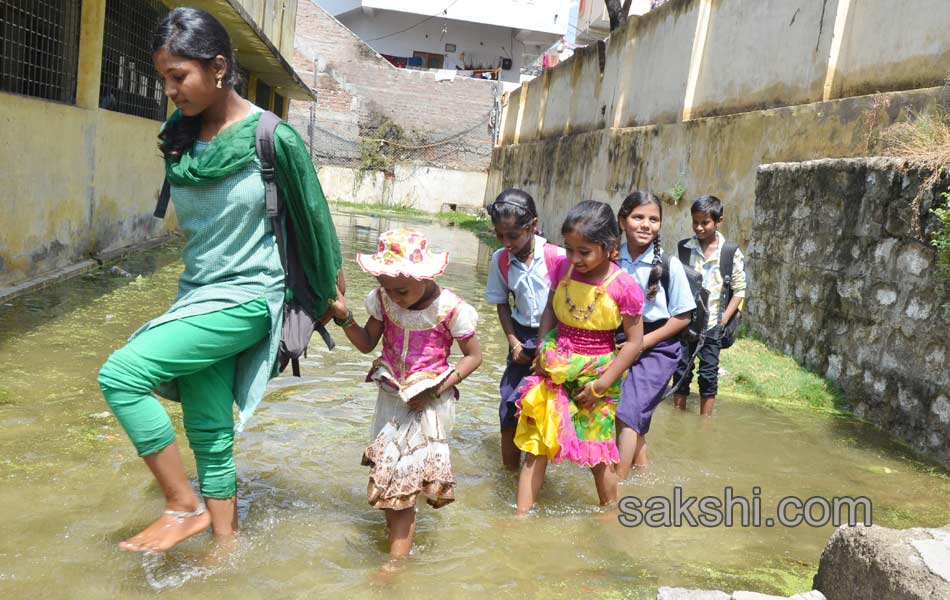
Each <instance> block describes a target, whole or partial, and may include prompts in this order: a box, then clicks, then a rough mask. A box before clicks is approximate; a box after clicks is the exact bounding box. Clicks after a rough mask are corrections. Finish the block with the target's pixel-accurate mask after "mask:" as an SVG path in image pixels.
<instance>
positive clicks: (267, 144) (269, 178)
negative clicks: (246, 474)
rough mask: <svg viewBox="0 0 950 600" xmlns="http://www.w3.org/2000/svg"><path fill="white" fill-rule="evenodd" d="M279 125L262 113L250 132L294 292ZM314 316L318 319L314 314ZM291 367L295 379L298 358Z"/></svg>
mask: <svg viewBox="0 0 950 600" xmlns="http://www.w3.org/2000/svg"><path fill="white" fill-rule="evenodd" d="M280 123H281V119H280V117H278V116H277V115H275V114H274V113H272V112H270V111H269V110H265V111H264V112H262V113H261V116H260V119H259V120H258V121H257V129H256V130H255V133H254V137H255V140H254V144H255V147H256V148H257V158H258V160H260V161H261V179H263V180H264V211H265V214H266V215H267V217H268V218H269V219H270V220H271V225H272V227H273V229H274V237H275V238H276V242H277V252H278V254H280V264H281V266H282V267H283V268H284V286H285V287H286V288H288V289H291V290H294V289H295V288H296V287H297V286H295V285H294V281H295V279H294V278H295V277H297V273H295V272H294V270H293V269H291V268H290V261H288V260H287V240H286V239H285V238H286V232H285V231H284V227H283V223H281V219H280V216H281V210H282V208H283V207H282V206H281V202H280V190H279V189H278V187H277V149H276V144H275V142H274V136H275V133H276V131H277V126H278V125H280ZM315 317H318V316H316V315H315ZM314 330H315V331H316V332H317V333H318V334H320V337H321V338H322V339H323V342H324V343H325V344H326V345H327V348H329V349H330V350H332V349H333V347H334V346H335V344H334V343H333V338H332V337H330V333H329V332H328V331H327V329H326V327H324V326H323V324H321V323H320V322H319V321H317V322H316V323H315V324H314ZM304 356H306V351H304ZM291 367H292V369H293V374H294V375H295V376H297V377H299V376H300V361H299V359H296V358H293V359H291Z"/></svg>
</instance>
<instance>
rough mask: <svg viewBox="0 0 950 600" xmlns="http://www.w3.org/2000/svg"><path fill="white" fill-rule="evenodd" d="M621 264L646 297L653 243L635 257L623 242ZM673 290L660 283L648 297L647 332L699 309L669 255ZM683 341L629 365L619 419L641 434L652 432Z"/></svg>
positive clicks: (679, 267) (666, 344) (660, 346)
mask: <svg viewBox="0 0 950 600" xmlns="http://www.w3.org/2000/svg"><path fill="white" fill-rule="evenodd" d="M620 267H621V268H622V269H623V270H624V271H626V272H627V273H629V274H630V275H631V276H633V278H634V279H635V280H636V282H637V283H638V284H639V285H640V287H641V288H643V292H644V297H645V296H646V293H647V289H648V287H649V286H648V285H647V284H648V283H649V280H650V271H651V270H652V269H653V244H650V245H649V246H648V247H647V249H646V251H644V252H643V254H641V255H640V256H638V257H637V258H636V259H634V258H632V257H631V256H630V250H629V249H628V248H627V245H626V244H624V245H623V246H621V247H620ZM669 286H670V290H669V294H667V292H666V290H665V289H663V285H662V284H659V285H658V286H657V292H656V297H655V298H654V299H653V300H645V304H644V307H643V332H644V334H647V333H650V332H651V331H655V330H656V329H658V328H660V327H662V326H663V325H664V324H665V323H666V321H667V320H668V319H669V318H670V317H672V316H675V315H679V314H682V313H684V312H688V311H691V310H693V309H694V308H696V302H695V301H694V300H693V296H692V294H691V293H690V289H689V280H687V279H686V272H685V271H684V270H683V265H682V264H681V263H680V262H679V260H677V259H676V257H670V282H669ZM681 346H682V345H681V344H680V342H679V340H678V339H675V338H674V339H666V340H663V341H662V342H660V343H658V344H656V345H655V346H653V347H652V348H649V349H648V350H645V351H644V352H643V353H642V354H641V355H640V358H639V360H637V362H635V363H633V365H632V366H631V367H630V372H629V373H628V374H627V377H626V378H624V381H623V386H622V387H621V396H620V406H618V407H617V419H618V420H619V421H622V422H623V424H624V425H626V426H627V427H630V428H631V429H633V430H634V431H636V432H637V433H639V434H640V435H646V434H647V432H648V431H650V422H651V421H652V420H653V411H655V410H656V407H657V406H659V405H660V402H661V401H662V400H663V394H664V393H665V392H666V386H667V385H668V384H669V382H670V377H672V376H673V373H674V372H675V371H676V366H677V364H678V363H679V360H680V352H681Z"/></svg>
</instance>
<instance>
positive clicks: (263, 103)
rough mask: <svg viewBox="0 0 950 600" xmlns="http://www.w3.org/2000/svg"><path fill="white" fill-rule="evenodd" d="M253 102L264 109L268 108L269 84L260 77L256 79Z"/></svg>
mask: <svg viewBox="0 0 950 600" xmlns="http://www.w3.org/2000/svg"><path fill="white" fill-rule="evenodd" d="M254 104H256V105H258V106H260V107H261V108H263V109H264V110H270V86H269V85H267V84H266V83H264V82H263V81H261V80H260V79H258V80H257V91H256V94H255V96H254Z"/></svg>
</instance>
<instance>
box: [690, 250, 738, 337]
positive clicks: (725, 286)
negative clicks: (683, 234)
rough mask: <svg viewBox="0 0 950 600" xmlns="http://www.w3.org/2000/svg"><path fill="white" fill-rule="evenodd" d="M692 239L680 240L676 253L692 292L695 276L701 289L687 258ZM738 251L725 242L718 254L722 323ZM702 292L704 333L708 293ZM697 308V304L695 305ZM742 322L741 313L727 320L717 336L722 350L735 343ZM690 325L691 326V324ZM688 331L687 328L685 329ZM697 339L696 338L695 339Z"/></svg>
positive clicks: (730, 295) (730, 296)
mask: <svg viewBox="0 0 950 600" xmlns="http://www.w3.org/2000/svg"><path fill="white" fill-rule="evenodd" d="M690 239H692V238H687V239H685V240H680V242H679V244H678V245H677V251H678V254H679V259H680V262H681V263H683V268H684V269H686V277H687V278H688V279H689V280H690V282H689V285H690V288H691V289H693V291H694V296H695V288H693V276H695V278H696V281H698V285H699V286H700V288H702V285H703V277H702V275H700V274H699V273H698V272H697V271H696V270H695V269H693V268H692V267H690V266H689V257H690V254H691V252H692V250H691V249H690V248H689V246H687V244H688V243H689V240H690ZM738 249H739V246H738V245H737V244H736V243H735V242H726V243H725V244H723V246H722V250H721V251H720V252H719V271H720V273H721V274H722V295H721V297H720V299H719V322H720V323H721V322H722V313H723V311H724V310H725V309H726V306H728V305H729V301H730V300H732V295H733V290H732V268H733V263H734V261H735V257H736V251H737V250H738ZM703 292H705V294H706V300H707V302H706V303H704V305H703V307H704V310H705V311H706V314H705V316H704V320H703V330H704V331H705V328H706V324H707V323H708V321H709V309H708V306H709V304H708V299H709V291H708V290H705V289H703ZM696 305H697V307H698V306H699V302H697V303H696ZM741 321H742V313H740V312H739V311H736V314H735V315H733V317H732V318H731V319H730V320H729V323H728V324H727V325H726V327H725V328H723V329H722V331H721V332H720V334H719V342H720V346H721V347H722V348H728V347H730V346H732V345H733V344H734V343H735V342H736V332H737V331H738V330H739V324H740V323H741ZM691 325H692V324H691ZM687 329H689V327H688V328H687ZM695 339H698V338H695Z"/></svg>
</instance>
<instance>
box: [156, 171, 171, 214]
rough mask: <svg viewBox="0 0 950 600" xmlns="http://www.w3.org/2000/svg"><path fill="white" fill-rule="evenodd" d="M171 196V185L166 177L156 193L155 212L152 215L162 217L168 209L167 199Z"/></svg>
mask: <svg viewBox="0 0 950 600" xmlns="http://www.w3.org/2000/svg"><path fill="white" fill-rule="evenodd" d="M171 196H172V190H171V185H170V184H169V183H168V178H167V177H166V178H165V181H164V182H163V183H162V191H160V192H159V193H158V202H156V203H155V212H154V213H152V215H153V216H154V217H155V218H157V219H164V218H165V212H166V211H167V210H168V199H169V198H171Z"/></svg>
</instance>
